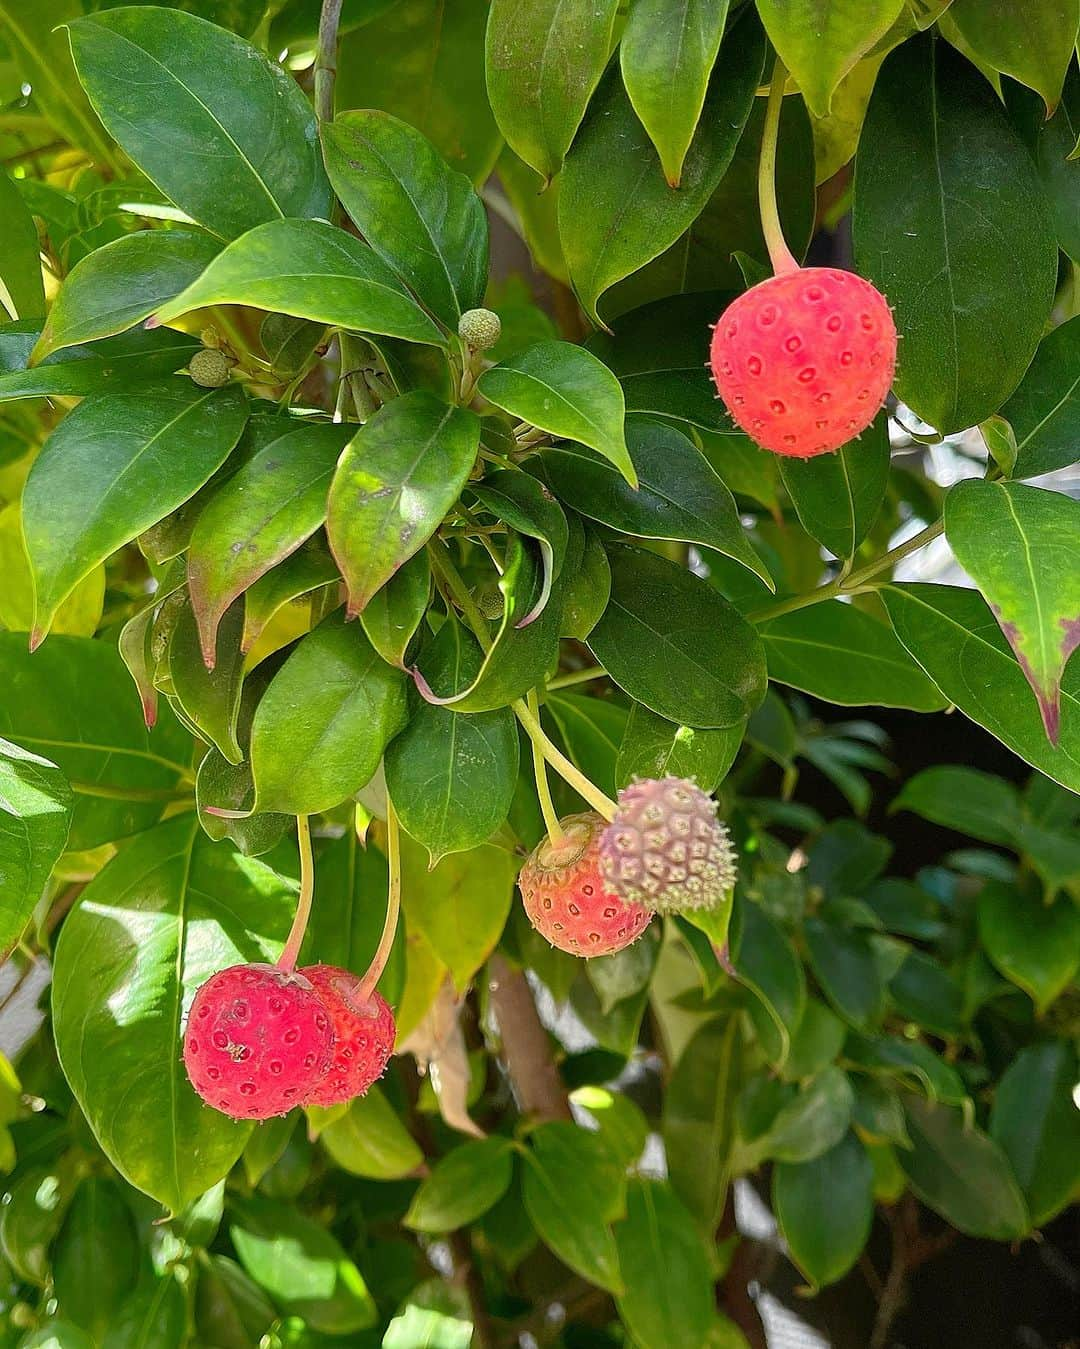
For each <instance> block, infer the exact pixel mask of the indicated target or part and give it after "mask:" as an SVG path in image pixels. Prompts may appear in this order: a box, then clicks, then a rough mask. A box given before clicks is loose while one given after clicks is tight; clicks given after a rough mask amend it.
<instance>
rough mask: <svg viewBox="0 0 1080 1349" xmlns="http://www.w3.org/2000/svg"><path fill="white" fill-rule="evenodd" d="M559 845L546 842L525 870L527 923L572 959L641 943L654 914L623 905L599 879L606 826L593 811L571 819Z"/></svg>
mask: <svg viewBox="0 0 1080 1349" xmlns="http://www.w3.org/2000/svg"><path fill="white" fill-rule="evenodd" d="M561 823H562V826H563V829H564V830H565V834H564V835H563V837H562V839H560V840H559V841H558V842H557V843H553V842H552V840H551V839H550V838H545V839H544V840H543V841H542V842H541V843H540V844H539V845H538V846H537V848H536V849H535V850H534V851H533V853H532V855H531V856H530V857H529V859H528V861H527V862H526V863H525V865H524V866H523V867H522V868H521V873H520V875H519V876H518V888H519V889H520V890H521V898H522V899H523V900H524V902H525V912H526V913H527V914H528V916H529V922H530V923H532V925H533V927H534V928H536V930H537V932H539V933H540V935H541V936H542V937H546V938H547V940H548V941H549V942H551V944H552V946H557V947H558V948H559V950H560V951H567V952H569V954H570V955H572V956H607V955H611V953H612V952H613V951H621V950H622V949H623V947H624V946H629V945H630V943H631V942H634V941H637V939H638V937H640V936H641V934H642V933H643V932H644V931H645V929H646V928H647V927H648V926H649V922H650V920H651V918H652V914H651V913H650V912H649V910H648V909H646V908H643V907H642V906H641V905H640V904H625V903H623V901H622V900H621V899H618V898H617V897H616V896H615V895H613V894H612V893H611V890H610V888H609V887H608V886H606V885H605V884H604V881H603V879H602V877H601V875H600V869H599V851H600V835H601V833H602V832H603V829H604V820H603V818H602V817H601V816H600V815H597V814H596V812H595V811H587V812H586V813H585V814H582V815H568V816H567V817H566V819H565V820H563V821H562V822H561Z"/></svg>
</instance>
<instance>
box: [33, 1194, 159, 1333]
mask: <svg viewBox="0 0 1080 1349" xmlns="http://www.w3.org/2000/svg"><path fill="white" fill-rule="evenodd" d="M52 1259H53V1282H54V1291H55V1295H56V1300H57V1304H58V1306H57V1310H58V1312H59V1314H60V1315H61V1316H64V1317H67V1318H68V1319H69V1320H72V1321H74V1322H75V1324H76V1325H79V1326H82V1328H83V1329H84V1330H86V1331H89V1332H90V1334H92V1335H93V1336H95V1338H100V1337H101V1336H102V1335H103V1334H104V1333H105V1331H106V1329H107V1328H108V1327H109V1326H110V1325H111V1323H112V1322H113V1321H114V1319H115V1318H116V1316H117V1315H118V1314H119V1313H120V1311H121V1309H122V1308H123V1306H124V1303H125V1302H126V1301H127V1300H128V1298H130V1296H131V1293H132V1290H133V1289H134V1286H135V1280H136V1278H137V1277H138V1273H139V1245H138V1241H137V1239H136V1235H135V1222H134V1219H133V1218H132V1214H131V1210H130V1209H129V1208H128V1206H127V1202H126V1200H125V1199H124V1193H123V1191H122V1190H121V1188H120V1186H119V1185H118V1184H117V1183H116V1182H115V1181H114V1180H107V1179H105V1178H103V1177H100V1176H88V1177H87V1178H86V1179H85V1180H83V1181H82V1182H81V1183H80V1185H79V1188H78V1189H77V1190H76V1191H75V1196H74V1198H73V1199H72V1201H71V1207H70V1208H69V1209H68V1211H67V1216H66V1217H65V1219H64V1225H63V1227H62V1228H61V1229H60V1232H59V1235H58V1236H57V1238H56V1245H55V1246H54V1248H53V1252H52Z"/></svg>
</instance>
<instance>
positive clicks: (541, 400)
mask: <svg viewBox="0 0 1080 1349" xmlns="http://www.w3.org/2000/svg"><path fill="white" fill-rule="evenodd" d="M476 387H477V391H478V392H479V393H481V394H482V395H483V396H484V397H485V398H487V399H488V400H489V401H490V402H492V403H494V404H495V405H496V406H497V407H501V408H504V409H505V410H506V411H507V412H509V413H510V414H511V415H512V416H514V417H518V418H520V419H521V420H523V421H527V422H531V423H532V425H533V426H536V427H539V428H540V430H542V431H548V432H550V434H551V435H553V436H558V437H560V438H561V439H565V440H578V441H580V442H581V443H582V444H583V445H587V446H589V447H590V448H591V449H594V450H599V452H600V453H601V454H602V455H603V456H604V458H605V459H608V460H610V461H611V463H613V464H614V465H615V467H616V468H617V469H618V470H619V472H620V473H621V474H622V475H623V477H624V478H625V479H626V480H627V482H628V483H629V484H630V485H631V486H632V487H636V486H637V476H636V474H635V472H634V466H633V464H632V463H631V461H630V455H629V453H628V452H627V448H626V438H625V434H624V429H623V417H624V412H625V402H624V399H623V392H622V389H621V388H620V386H619V382H618V380H616V379H615V377H614V376H613V375H612V373H611V371H610V370H608V369H607V367H606V366H604V365H603V364H602V363H601V362H600V361H598V360H597V359H596V357H595V356H593V355H592V354H591V353H590V352H588V351H586V350H585V348H584V347H576V346H574V345H572V344H571V343H570V342H538V343H537V344H536V346H534V347H529V348H528V349H527V350H526V351H522V352H519V353H518V354H517V355H515V356H511V357H510V359H509V360H506V361H503V362H502V364H501V365H496V366H493V367H492V368H491V369H490V370H486V371H485V372H484V373H483V374H482V375H481V376H480V379H479V380H478V381H477V386H476Z"/></svg>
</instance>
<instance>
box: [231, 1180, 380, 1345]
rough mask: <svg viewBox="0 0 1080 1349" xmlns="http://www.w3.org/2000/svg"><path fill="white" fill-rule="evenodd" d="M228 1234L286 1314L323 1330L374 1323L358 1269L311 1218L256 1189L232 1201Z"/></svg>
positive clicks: (347, 1330) (341, 1331) (344, 1331)
mask: <svg viewBox="0 0 1080 1349" xmlns="http://www.w3.org/2000/svg"><path fill="white" fill-rule="evenodd" d="M229 1235H230V1236H231V1237H232V1242H233V1245H234V1246H235V1247H236V1253H237V1255H238V1256H239V1257H240V1263H241V1264H242V1265H243V1266H244V1268H245V1269H246V1270H247V1272H248V1274H250V1275H251V1277H252V1278H253V1279H254V1280H255V1282H256V1283H257V1284H259V1286H260V1287H262V1288H265V1290H266V1291H267V1292H268V1293H269V1294H270V1296H271V1298H272V1299H273V1300H274V1302H275V1303H276V1304H277V1306H278V1308H279V1310H280V1311H281V1312H283V1313H284V1314H286V1315H290V1314H291V1315H295V1316H300V1317H302V1318H303V1319H304V1320H305V1321H306V1322H307V1324H308V1325H309V1326H311V1328H312V1329H313V1330H317V1331H322V1332H324V1333H325V1334H327V1335H347V1334H349V1333H350V1332H355V1331H359V1330H366V1329H367V1328H368V1327H369V1326H372V1325H374V1324H375V1320H376V1309H375V1301H374V1299H373V1298H372V1296H371V1294H370V1293H369V1292H368V1290H367V1286H366V1285H365V1283H364V1280H363V1278H362V1276H361V1274H360V1271H359V1270H358V1269H357V1268H356V1266H355V1265H354V1264H353V1262H352V1261H351V1260H350V1259H349V1257H348V1256H347V1255H346V1254H345V1252H344V1250H343V1249H342V1248H341V1245H340V1244H339V1243H338V1241H337V1239H336V1238H335V1237H333V1236H331V1234H330V1233H329V1232H328V1231H327V1230H326V1229H325V1228H324V1227H323V1226H322V1225H321V1224H320V1223H317V1222H315V1221H314V1219H312V1218H308V1217H305V1216H304V1214H302V1213H299V1212H298V1211H297V1210H296V1209H295V1208H292V1207H290V1206H289V1205H286V1204H280V1203H276V1202H275V1201H274V1200H271V1199H263V1198H262V1197H261V1196H259V1195H255V1196H252V1197H251V1198H249V1199H243V1200H238V1201H236V1203H235V1204H234V1206H233V1212H232V1215H231V1220H230V1223H229Z"/></svg>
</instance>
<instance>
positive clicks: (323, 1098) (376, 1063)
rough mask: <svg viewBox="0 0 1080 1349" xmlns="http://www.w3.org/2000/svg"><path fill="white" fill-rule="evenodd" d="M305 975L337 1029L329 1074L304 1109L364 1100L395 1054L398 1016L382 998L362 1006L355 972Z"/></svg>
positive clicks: (331, 969)
mask: <svg viewBox="0 0 1080 1349" xmlns="http://www.w3.org/2000/svg"><path fill="white" fill-rule="evenodd" d="M300 973H301V974H303V975H305V976H306V977H307V978H308V979H310V980H311V983H312V986H313V987H314V988H315V991H316V992H317V993H318V994H319V996H320V997H321V998H322V1000H323V1003H324V1005H325V1007H326V1010H327V1011H328V1012H329V1013H330V1019H331V1021H332V1022H333V1027H334V1052H333V1058H332V1061H331V1064H330V1071H329V1072H328V1073H327V1074H326V1076H325V1077H324V1078H323V1079H322V1081H320V1082H319V1083H317V1084H316V1086H315V1089H314V1091H312V1093H311V1094H310V1095H309V1096H308V1097H307V1098H306V1100H305V1101H304V1104H305V1105H323V1106H327V1105H340V1104H341V1103H342V1102H343V1101H351V1100H352V1099H353V1097H354V1096H363V1094H364V1092H366V1091H367V1089H368V1087H370V1086H371V1084H372V1083H373V1082H375V1081H377V1080H378V1079H379V1078H380V1077H382V1075H383V1072H384V1070H385V1068H386V1065H387V1063H388V1062H389V1060H390V1055H391V1054H392V1053H393V1050H394V1040H395V1039H396V1037H397V1027H396V1026H395V1024H394V1014H393V1012H392V1011H391V1010H390V1008H389V1006H388V1005H387V1003H386V1001H385V1000H384V999H383V998H382V997H381V996H380V995H379V994H378V993H372V995H371V997H370V998H368V999H367V1001H366V1002H361V1001H360V999H359V998H358V997H357V994H358V992H359V989H360V980H359V979H358V978H357V977H356V975H355V974H353V973H352V972H351V971H350V970H342V969H339V968H338V967H337V966H336V965H309V966H308V967H307V968H306V969H303V970H301V971H300Z"/></svg>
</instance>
